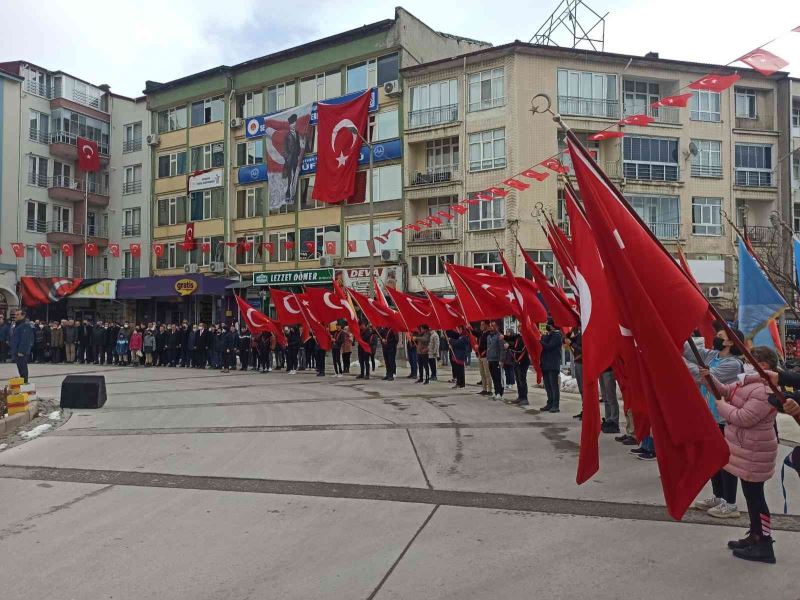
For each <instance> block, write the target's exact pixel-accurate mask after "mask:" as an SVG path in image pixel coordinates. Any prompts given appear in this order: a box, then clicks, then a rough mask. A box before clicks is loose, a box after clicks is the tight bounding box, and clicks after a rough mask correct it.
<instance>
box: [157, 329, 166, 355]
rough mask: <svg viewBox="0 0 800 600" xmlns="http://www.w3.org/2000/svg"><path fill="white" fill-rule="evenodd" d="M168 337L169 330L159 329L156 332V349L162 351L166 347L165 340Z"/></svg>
mask: <svg viewBox="0 0 800 600" xmlns="http://www.w3.org/2000/svg"><path fill="white" fill-rule="evenodd" d="M168 339H169V332H167V331H159V332H158V333H157V334H156V350H158V351H159V352H162V351H163V350H164V348H166V347H167V340H168Z"/></svg>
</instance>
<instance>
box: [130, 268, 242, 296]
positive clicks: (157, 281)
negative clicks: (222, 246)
mask: <svg viewBox="0 0 800 600" xmlns="http://www.w3.org/2000/svg"><path fill="white" fill-rule="evenodd" d="M232 282H233V280H231V279H226V278H224V277H210V276H208V275H203V274H201V273H196V274H191V275H165V276H163V277H139V278H137V279H120V280H119V281H117V299H118V300H140V299H145V298H177V297H186V296H203V295H211V296H224V295H225V292H226V288H227V286H228V285H229V284H230V283H232Z"/></svg>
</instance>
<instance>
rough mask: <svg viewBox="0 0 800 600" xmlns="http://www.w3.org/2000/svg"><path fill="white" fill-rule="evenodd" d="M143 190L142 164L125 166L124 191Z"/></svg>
mask: <svg viewBox="0 0 800 600" xmlns="http://www.w3.org/2000/svg"><path fill="white" fill-rule="evenodd" d="M141 191H142V165H132V166H130V167H125V171H124V173H123V175H122V193H123V194H138V193H139V192H141Z"/></svg>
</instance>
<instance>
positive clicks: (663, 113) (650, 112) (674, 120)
mask: <svg viewBox="0 0 800 600" xmlns="http://www.w3.org/2000/svg"><path fill="white" fill-rule="evenodd" d="M637 108H638V109H641V108H642V107H641V106H631V105H630V104H625V105H624V106H623V107H622V116H623V117H631V116H633V115H647V116H648V117H653V119H655V121H656V123H669V124H670V125H679V124H680V122H681V113H680V111H679V110H678V109H677V108H669V107H666V106H659V107H657V108H654V107H652V106H646V107H644V108H643V110H636V109H637Z"/></svg>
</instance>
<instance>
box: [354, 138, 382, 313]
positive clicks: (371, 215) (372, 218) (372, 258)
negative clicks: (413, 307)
mask: <svg viewBox="0 0 800 600" xmlns="http://www.w3.org/2000/svg"><path fill="white" fill-rule="evenodd" d="M347 129H348V131H350V133H352V134H353V135H354V136H358V138H359V139H360V140H361V141H362V142H363V144H364V145H365V146H366V147H367V149H368V150H369V171H368V173H369V175H368V177H369V237H370V240H372V249H370V247H369V241H370V240H367V251H368V252H369V283H370V285H369V297H370V298H374V297H375V286H374V285H372V278H373V277H374V276H375V240H374V237H375V236H374V235H373V234H374V233H375V205H374V204H373V202H372V198H373V194H374V193H375V190H374V188H375V185H374V184H375V181H374V180H373V178H372V167H373V164H374V156H375V155H374V153H373V151H372V150H373V148H372V144H371V143H370V142H368V141H367V139H366V138H365V137H364V136H363V135H361V132H360V131H359V130H358V129H357V128H355V127H348V128H347Z"/></svg>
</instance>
